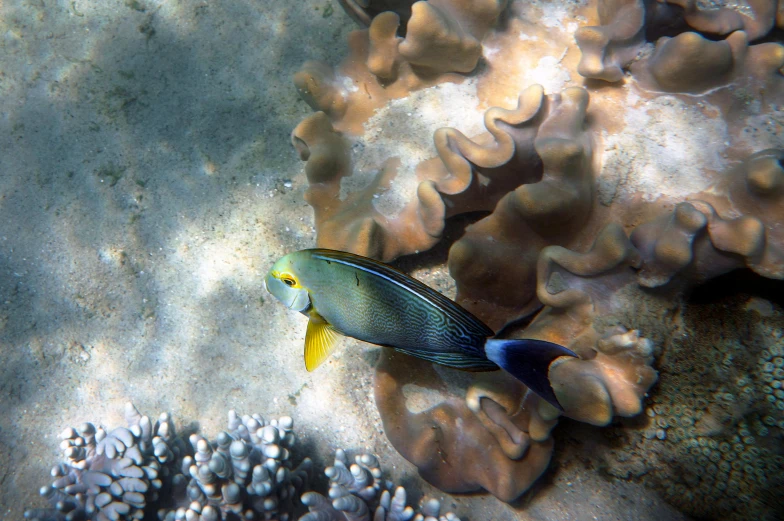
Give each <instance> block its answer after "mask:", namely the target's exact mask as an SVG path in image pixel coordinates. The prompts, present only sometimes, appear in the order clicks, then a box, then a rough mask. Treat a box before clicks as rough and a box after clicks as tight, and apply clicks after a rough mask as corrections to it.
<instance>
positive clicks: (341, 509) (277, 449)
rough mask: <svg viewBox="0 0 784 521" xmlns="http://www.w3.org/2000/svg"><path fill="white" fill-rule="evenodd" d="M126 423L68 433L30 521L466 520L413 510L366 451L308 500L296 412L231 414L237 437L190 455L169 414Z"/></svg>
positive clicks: (338, 458) (343, 463) (432, 502)
mask: <svg viewBox="0 0 784 521" xmlns="http://www.w3.org/2000/svg"><path fill="white" fill-rule="evenodd" d="M125 417H126V421H127V423H128V428H123V427H120V428H116V429H113V430H112V431H109V432H107V431H106V430H105V429H104V428H103V427H98V428H96V427H95V426H94V425H93V424H92V423H85V424H82V425H81V426H80V427H79V428H78V429H73V428H69V429H66V430H65V431H64V432H63V433H62V434H61V438H63V442H62V444H61V448H62V449H63V452H64V456H65V461H64V462H63V463H61V464H59V465H57V466H55V467H54V468H53V469H52V476H53V477H54V478H56V479H55V481H54V483H53V484H52V485H51V486H47V487H43V488H42V489H41V492H40V493H41V495H42V496H43V497H44V498H46V499H47V500H48V501H49V503H50V504H51V505H52V507H53V508H49V509H42V508H35V509H30V510H27V511H26V512H25V518H27V519H30V520H40V521H46V520H56V521H63V520H65V521H79V520H83V519H96V520H99V521H100V520H103V521H106V520H114V521H117V520H120V519H129V520H130V519H145V518H149V517H151V516H153V515H157V517H158V519H160V520H161V521H172V520H188V521H194V520H196V521H198V520H203V521H211V520H219V519H235V518H237V519H238V518H242V519H266V520H276V521H286V520H287V519H293V518H292V515H295V512H296V511H298V510H302V509H303V508H302V506H300V505H305V506H307V507H308V509H309V511H310V512H309V513H306V514H304V515H303V516H302V517H299V520H300V521H316V520H320V521H370V518H371V517H370V516H371V512H372V513H373V519H374V520H375V521H408V520H410V519H413V520H414V521H425V520H435V521H460V519H459V518H458V517H457V516H456V515H455V514H453V513H451V512H446V513H444V514H440V510H441V504H440V502H439V501H438V500H437V499H434V498H429V499H428V498H426V497H425V498H423V500H422V508H421V510H419V511H417V510H415V509H414V508H412V507H410V506H408V505H407V504H406V491H405V489H403V487H395V486H394V485H393V484H392V483H391V482H389V481H386V480H384V479H383V472H382V470H381V467H380V464H379V462H378V459H377V458H376V457H375V456H373V455H370V454H362V455H360V456H356V458H355V463H353V464H349V460H348V458H347V456H346V453H345V452H344V451H343V450H342V449H338V450H337V452H336V453H335V460H334V463H333V465H332V466H330V467H327V468H326V469H325V471H324V473H325V474H326V476H327V477H328V478H329V481H330V488H329V492H328V496H329V498H330V499H327V498H326V497H325V496H323V495H321V494H319V493H318V492H305V493H304V494H303V491H304V490H305V489H306V488H307V487H308V485H309V482H310V480H311V472H312V471H311V469H312V462H311V460H310V459H309V458H305V459H303V460H302V461H301V462H300V464H299V465H298V466H297V467H296V468H295V467H293V464H292V458H291V450H292V449H293V448H294V445H295V442H296V436H295V434H294V431H293V426H294V422H293V421H292V419H291V418H290V417H288V416H284V417H281V418H278V419H271V420H269V421H265V420H264V418H262V417H261V416H260V415H258V414H254V415H252V416H242V417H240V416H238V415H237V413H236V412H234V411H233V410H232V411H229V421H228V431H224V432H221V433H220V434H219V435H218V436H217V438H216V440H215V441H214V442H210V441H208V440H207V439H205V438H204V437H202V436H200V435H199V434H196V433H193V434H191V435H190V436H189V438H188V439H189V441H190V445H191V450H190V451H189V450H188V449H187V446H186V444H185V442H184V436H183V435H182V434H180V435H178V434H177V433H176V432H175V429H174V424H173V422H172V421H171V419H170V418H169V416H168V415H167V414H161V416H160V418H159V420H158V421H157V422H156V423H155V424H154V425H153V424H152V422H151V421H150V419H149V418H148V417H147V416H142V415H141V414H140V413H139V411H138V410H137V409H136V408H135V407H134V406H133V404H131V403H128V404H127V405H126V408H125ZM179 469H182V472H179ZM188 476H190V479H188ZM300 499H301V501H300Z"/></svg>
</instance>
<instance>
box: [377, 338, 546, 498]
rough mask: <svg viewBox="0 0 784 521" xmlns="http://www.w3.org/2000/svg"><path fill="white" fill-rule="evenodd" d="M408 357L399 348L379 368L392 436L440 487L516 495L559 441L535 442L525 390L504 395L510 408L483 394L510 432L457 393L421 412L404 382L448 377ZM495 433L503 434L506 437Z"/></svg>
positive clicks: (432, 383)
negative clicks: (512, 399)
mask: <svg viewBox="0 0 784 521" xmlns="http://www.w3.org/2000/svg"><path fill="white" fill-rule="evenodd" d="M408 361H410V360H409V359H408V357H406V356H401V355H395V354H394V353H392V352H387V353H384V354H382V356H381V359H380V361H379V364H378V366H377V369H376V378H375V396H376V405H377V406H378V408H379V412H380V413H381V417H382V419H383V422H384V431H385V433H386V435H387V438H389V441H390V442H391V443H392V444H393V445H394V446H395V448H396V449H397V450H398V451H399V452H400V453H401V454H402V455H403V456H404V457H405V458H406V459H407V460H409V461H410V462H412V463H413V464H414V465H416V466H417V468H418V469H419V472H420V474H421V475H422V477H423V478H425V479H426V480H427V481H429V482H430V483H432V484H433V485H435V486H436V487H438V488H440V489H441V490H445V491H449V492H473V491H477V490H481V489H484V490H487V491H489V492H490V493H492V494H493V495H495V496H496V497H498V498H499V499H501V500H503V501H512V500H514V499H515V498H517V497H518V496H519V495H520V494H521V493H522V492H524V491H525V490H527V489H528V488H529V487H530V486H531V485H532V484H533V483H534V481H536V480H537V479H538V478H539V476H541V474H542V473H543V472H544V471H545V469H546V468H547V465H548V464H549V462H550V457H551V455H552V448H553V440H552V438H547V439H544V440H542V441H534V440H532V439H531V437H530V436H529V435H528V433H527V424H528V422H529V419H530V415H531V414H530V410H529V409H527V408H526V407H527V405H525V403H523V402H520V401H519V400H520V399H522V397H523V393H518V394H517V395H516V396H517V400H518V402H517V403H516V404H511V403H509V399H506V400H505V405H506V406H507V407H508V408H509V409H504V406H502V405H499V404H498V403H496V402H494V401H492V400H488V399H485V400H481V402H482V405H481V406H482V407H484V408H485V410H487V411H488V414H489V415H490V416H493V417H496V418H498V419H499V422H501V424H502V425H503V428H505V429H506V430H505V431H504V432H506V433H507V434H505V435H500V434H499V433H498V432H496V433H495V435H494V433H492V432H491V431H489V430H487V429H486V428H485V425H484V424H483V423H482V421H480V419H479V418H478V417H477V415H475V414H474V413H473V412H472V411H471V410H470V409H469V408H468V407H467V406H466V402H465V400H463V399H462V398H461V397H458V396H453V397H451V398H448V399H446V400H445V401H443V402H442V403H440V404H439V405H437V406H436V407H433V408H431V409H428V410H425V411H422V412H412V411H410V410H409V409H408V408H407V406H406V397H405V394H404V392H403V385H404V383H408V382H412V381H413V382H417V383H419V384H421V385H422V386H426V387H428V388H432V389H438V388H439V386H442V385H443V384H442V383H441V379H440V378H439V377H438V375H437V374H435V373H434V371H433V370H432V368H426V366H424V368H423V366H422V364H416V366H415V367H412V366H411V365H410V364H408V363H406V362H408ZM428 369H429V370H428ZM513 385H514V384H513ZM518 389H519V387H518ZM505 396H508V395H505ZM456 425H460V428H455V426H456ZM499 429H501V427H499ZM496 436H498V437H499V438H501V439H502V440H504V441H503V442H499V438H497V437H496ZM504 436H505V438H504ZM510 455H511V456H514V457H510Z"/></svg>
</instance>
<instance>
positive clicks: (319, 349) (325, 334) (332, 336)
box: [305, 316, 338, 371]
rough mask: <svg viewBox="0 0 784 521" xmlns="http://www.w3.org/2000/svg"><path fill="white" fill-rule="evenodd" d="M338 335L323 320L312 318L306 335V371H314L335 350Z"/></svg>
mask: <svg viewBox="0 0 784 521" xmlns="http://www.w3.org/2000/svg"><path fill="white" fill-rule="evenodd" d="M337 339H338V333H337V332H336V331H335V329H334V328H333V327H332V326H331V325H330V324H329V322H327V321H326V320H324V319H323V318H321V317H320V316H319V317H313V316H311V318H310V321H308V331H307V333H305V369H307V370H308V371H313V370H314V369H316V368H317V367H318V366H320V365H321V363H322V362H324V360H326V359H327V357H328V356H329V354H330V353H331V352H332V351H333V350H334V349H335V341H336V340H337Z"/></svg>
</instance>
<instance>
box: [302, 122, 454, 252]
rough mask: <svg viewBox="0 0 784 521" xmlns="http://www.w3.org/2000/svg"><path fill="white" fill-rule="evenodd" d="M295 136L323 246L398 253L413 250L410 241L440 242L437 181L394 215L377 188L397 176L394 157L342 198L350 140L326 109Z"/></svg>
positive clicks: (440, 206)
mask: <svg viewBox="0 0 784 521" xmlns="http://www.w3.org/2000/svg"><path fill="white" fill-rule="evenodd" d="M292 141H293V142H294V145H295V147H296V148H297V150H298V151H299V153H300V157H302V159H304V160H306V161H307V165H306V168H305V172H306V174H307V176H308V182H309V187H308V189H307V191H306V193H305V199H306V201H307V202H308V203H309V204H310V205H311V206H312V207H313V209H314V211H315V213H316V231H317V232H318V246H319V247H323V248H332V249H338V250H351V251H354V252H355V253H359V254H362V255H366V256H369V257H378V258H394V257H397V256H400V255H402V254H405V253H410V251H409V250H407V248H410V247H411V245H414V246H415V247H419V248H421V249H427V248H430V247H431V246H432V245H433V244H435V242H436V240H437V239H438V237H439V236H440V234H441V230H442V228H443V223H444V219H443V216H444V203H443V201H442V200H441V198H440V197H439V195H438V193H437V192H436V191H435V187H434V184H433V183H421V184H420V185H419V188H418V190H417V194H418V198H417V200H416V201H414V202H409V203H408V204H407V205H406V207H405V208H403V210H402V211H401V212H400V216H399V218H398V219H390V218H388V217H386V216H384V215H382V214H381V213H380V212H379V211H378V210H376V209H375V207H374V206H373V200H374V199H373V194H376V193H380V192H381V191H383V189H384V188H385V187H386V186H388V184H389V183H390V182H391V181H392V179H394V177H395V171H396V168H397V167H396V164H395V162H394V161H389V162H388V163H387V164H386V165H385V168H383V169H382V170H381V171H380V172H379V173H378V174H377V175H376V176H375V178H374V179H373V182H371V183H370V184H369V185H368V186H367V187H365V188H364V189H362V190H360V191H357V192H354V193H351V194H348V195H347V196H346V197H345V199H343V200H341V199H340V191H341V187H340V184H341V179H342V178H344V177H346V176H347V175H350V154H349V151H350V146H349V143H348V141H347V140H346V139H345V138H344V137H343V136H342V135H341V134H340V133H339V132H337V131H335V129H334V128H333V127H332V125H331V123H330V122H329V120H328V119H327V117H326V115H325V114H324V113H323V112H317V113H315V114H314V115H312V116H310V117H309V118H307V119H305V120H304V121H303V122H302V123H300V124H299V125H298V126H297V128H295V129H294V131H293V132H292ZM411 223H415V226H412V225H411ZM374 247H375V248H378V249H373V248H374Z"/></svg>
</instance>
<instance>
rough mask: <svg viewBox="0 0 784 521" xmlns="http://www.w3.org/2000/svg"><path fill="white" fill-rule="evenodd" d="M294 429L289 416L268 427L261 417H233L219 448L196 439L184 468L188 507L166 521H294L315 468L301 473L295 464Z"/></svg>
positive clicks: (307, 464)
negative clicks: (229, 519) (232, 520)
mask: <svg viewBox="0 0 784 521" xmlns="http://www.w3.org/2000/svg"><path fill="white" fill-rule="evenodd" d="M293 426H294V423H293V421H292V419H291V418H290V417H288V416H284V417H282V418H280V419H278V420H274V419H273V420H271V421H270V422H269V423H267V422H266V421H265V420H264V419H263V418H262V417H261V416H259V415H257V414H254V415H253V416H243V417H242V418H240V417H239V416H237V414H236V413H235V412H234V411H229V425H228V427H229V430H228V431H224V432H221V433H220V434H219V435H218V437H217V439H216V441H215V443H210V442H209V441H207V440H206V439H205V438H203V437H201V436H199V435H198V434H192V435H191V436H190V443H191V447H192V449H193V456H185V457H184V458H183V459H182V464H181V466H182V472H183V474H184V475H186V476H190V477H191V479H190V482H189V483H188V485H187V487H186V489H185V494H184V495H185V498H187V507H180V508H178V509H176V510H174V509H171V510H169V511H168V512H165V515H163V519H164V520H166V521H170V520H172V519H182V518H185V519H190V518H191V517H193V516H194V515H196V514H198V515H200V516H201V518H203V519H205V520H208V519H223V518H225V517H226V516H228V515H230V514H236V515H240V516H242V517H245V518H246V519H249V518H255V517H260V518H262V519H279V520H281V521H285V520H287V519H289V513H290V512H291V511H292V509H293V506H294V504H295V503H294V502H296V501H297V500H298V498H299V495H300V494H301V493H302V491H303V489H304V488H305V487H306V485H307V484H308V481H309V479H310V468H311V461H310V459H309V458H305V459H304V460H303V461H302V462H301V463H300V464H299V465H298V466H297V467H296V468H294V467H293V465H292V463H291V460H290V455H291V453H290V451H291V449H292V448H293V446H294V442H295V436H294V432H293V431H292V428H293ZM185 498H183V499H185ZM162 514H164V512H163V511H159V516H161V515H162Z"/></svg>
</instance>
